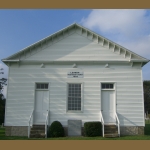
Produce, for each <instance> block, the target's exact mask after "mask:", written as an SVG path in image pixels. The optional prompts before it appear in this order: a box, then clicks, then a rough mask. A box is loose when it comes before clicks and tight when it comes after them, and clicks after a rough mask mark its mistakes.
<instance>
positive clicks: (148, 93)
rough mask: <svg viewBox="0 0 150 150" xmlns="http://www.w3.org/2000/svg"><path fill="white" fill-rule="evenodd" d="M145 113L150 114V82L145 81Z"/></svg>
mask: <svg viewBox="0 0 150 150" xmlns="http://www.w3.org/2000/svg"><path fill="white" fill-rule="evenodd" d="M143 88H144V108H145V113H147V112H148V113H149V114H150V81H143Z"/></svg>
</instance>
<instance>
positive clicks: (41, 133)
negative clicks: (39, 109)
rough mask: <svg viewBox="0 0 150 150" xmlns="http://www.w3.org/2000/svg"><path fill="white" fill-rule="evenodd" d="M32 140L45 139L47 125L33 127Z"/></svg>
mask: <svg viewBox="0 0 150 150" xmlns="http://www.w3.org/2000/svg"><path fill="white" fill-rule="evenodd" d="M30 138H45V125H33V127H32V128H31V131H30Z"/></svg>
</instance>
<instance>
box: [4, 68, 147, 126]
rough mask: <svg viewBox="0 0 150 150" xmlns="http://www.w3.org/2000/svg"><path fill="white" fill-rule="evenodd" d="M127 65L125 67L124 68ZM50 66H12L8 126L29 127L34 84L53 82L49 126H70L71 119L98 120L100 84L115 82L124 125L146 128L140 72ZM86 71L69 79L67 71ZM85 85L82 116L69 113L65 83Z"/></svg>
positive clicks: (8, 100)
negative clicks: (56, 122)
mask: <svg viewBox="0 0 150 150" xmlns="http://www.w3.org/2000/svg"><path fill="white" fill-rule="evenodd" d="M123 66H124V65H123ZM59 67H60V66H59V65H58V66H57V65H55V69H54V67H53V66H52V67H51V65H47V68H40V67H37V66H36V65H35V67H33V65H32V68H28V65H24V66H23V67H22V66H20V67H18V66H16V67H15V66H12V67H10V72H9V73H10V76H9V87H8V96H7V109H6V110H7V113H6V121H5V123H6V125H14V126H17V125H18V126H27V125H28V119H29V116H30V114H31V112H32V110H33V108H34V92H35V91H34V84H35V82H48V83H50V88H49V90H50V95H49V97H50V105H49V108H50V123H52V122H53V121H55V120H58V121H61V123H62V124H63V125H64V126H67V120H68V119H81V120H82V122H83V123H84V122H86V121H99V120H100V114H99V112H100V110H101V108H100V107H101V103H100V102H101V100H100V98H101V95H100V93H101V92H100V90H101V89H100V82H104V81H106V82H108V81H110V82H111V81H113V82H116V91H117V92H116V101H117V113H118V117H119V120H120V123H121V125H122V126H124V125H126V126H127V125H130V126H134V125H137V126H144V118H143V113H144V112H143V93H142V90H141V88H142V83H141V69H140V68H139V69H137V68H134V67H133V68H132V67H131V66H130V65H126V68H125V69H122V68H121V67H118V66H117V65H116V67H115V65H114V66H113V67H114V69H111V68H110V69H104V68H103V67H104V66H103V65H100V66H98V65H95V66H94V65H93V66H92V68H91V67H89V66H86V65H84V66H83V65H79V66H78V68H74V69H73V68H71V66H70V67H68V66H67V65H66V66H64V68H59ZM81 68H82V71H83V72H84V78H80V79H79V78H78V79H69V78H67V72H68V71H72V70H73V71H79V70H81ZM71 81H72V82H74V81H78V82H84V92H83V93H84V106H83V113H68V112H66V99H67V95H66V90H67V89H66V84H67V82H71Z"/></svg>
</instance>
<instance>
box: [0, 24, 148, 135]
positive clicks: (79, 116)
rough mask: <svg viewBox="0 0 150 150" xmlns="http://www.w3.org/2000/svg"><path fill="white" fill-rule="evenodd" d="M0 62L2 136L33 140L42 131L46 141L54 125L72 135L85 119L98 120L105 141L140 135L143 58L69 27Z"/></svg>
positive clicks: (80, 27) (141, 127)
mask: <svg viewBox="0 0 150 150" xmlns="http://www.w3.org/2000/svg"><path fill="white" fill-rule="evenodd" d="M2 61H3V62H4V63H5V64H6V65H7V66H8V67H9V76H8V88H7V89H8V90H7V100H6V112H5V126H6V135H8V136H15V135H16V136H29V137H30V136H31V135H32V137H34V135H35V134H34V132H33V129H34V128H37V129H38V128H40V127H41V129H43V134H42V133H39V134H41V135H43V136H44V137H45V136H47V135H46V133H47V132H46V131H47V126H50V125H51V123H52V122H53V121H60V122H61V124H62V125H63V127H64V129H65V134H66V135H72V136H73V135H82V134H84V133H83V127H84V123H85V122H89V121H100V122H102V131H103V132H102V135H103V136H106V137H107V136H119V135H136V134H144V126H145V120H144V100H143V80H142V66H144V65H145V64H146V63H147V62H148V61H149V60H148V59H146V58H143V57H141V56H139V55H138V54H135V53H134V52H132V51H130V50H128V49H126V48H124V47H122V46H120V45H118V44H116V43H114V42H112V41H110V40H108V39H106V38H104V37H102V36H100V35H98V34H96V33H95V32H93V31H91V30H89V29H87V28H85V27H83V26H81V25H78V24H76V23H74V24H72V25H70V26H68V27H66V28H64V29H62V30H60V31H58V32H56V33H54V34H52V35H50V36H48V37H46V38H44V39H42V40H40V41H38V42H37V43H34V44H32V45H30V46H29V47H27V48H25V49H23V50H21V51H19V52H18V53H15V54H14V55H12V56H10V57H7V58H5V59H3V60H2ZM109 127H110V128H113V130H110V128H109ZM31 131H32V132H31ZM111 131H112V132H111Z"/></svg>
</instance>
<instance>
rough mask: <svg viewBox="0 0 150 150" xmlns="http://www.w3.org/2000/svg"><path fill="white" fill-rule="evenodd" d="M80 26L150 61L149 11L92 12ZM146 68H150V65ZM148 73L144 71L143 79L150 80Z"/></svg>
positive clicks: (101, 10)
mask: <svg viewBox="0 0 150 150" xmlns="http://www.w3.org/2000/svg"><path fill="white" fill-rule="evenodd" d="M81 24H83V25H84V26H85V27H87V28H89V29H92V30H94V31H95V32H97V33H98V32H99V33H100V34H101V35H103V36H105V37H106V38H108V39H111V40H112V41H114V42H116V43H118V44H120V45H122V46H124V47H126V48H128V49H129V50H131V51H133V52H135V53H137V54H139V55H141V56H143V57H145V58H147V59H150V10H144V9H137V10H135V9H129V10H128V9H99V10H92V11H91V13H90V14H89V16H88V17H87V18H83V19H82V20H81ZM146 66H147V67H148V68H150V63H148V64H147V65H146ZM147 67H146V68H147ZM149 73H150V72H147V71H146V70H144V72H143V75H144V78H146V79H150V74H149Z"/></svg>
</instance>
